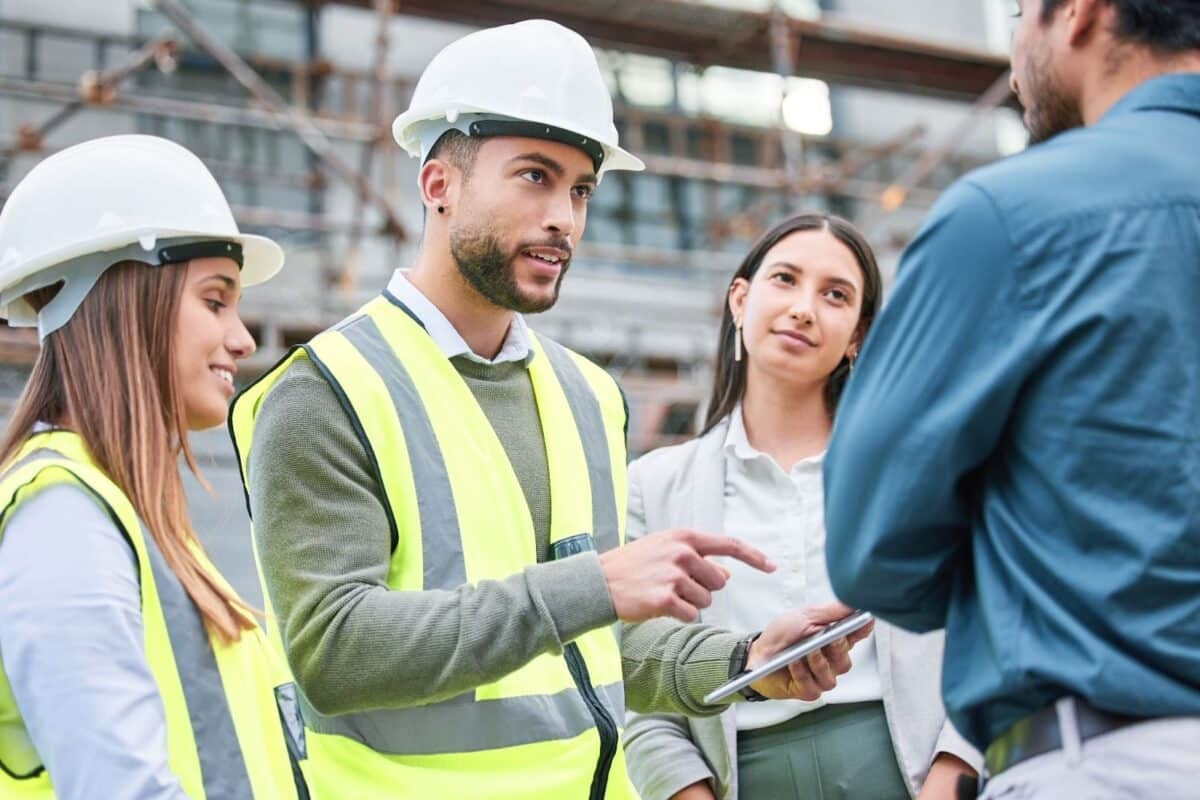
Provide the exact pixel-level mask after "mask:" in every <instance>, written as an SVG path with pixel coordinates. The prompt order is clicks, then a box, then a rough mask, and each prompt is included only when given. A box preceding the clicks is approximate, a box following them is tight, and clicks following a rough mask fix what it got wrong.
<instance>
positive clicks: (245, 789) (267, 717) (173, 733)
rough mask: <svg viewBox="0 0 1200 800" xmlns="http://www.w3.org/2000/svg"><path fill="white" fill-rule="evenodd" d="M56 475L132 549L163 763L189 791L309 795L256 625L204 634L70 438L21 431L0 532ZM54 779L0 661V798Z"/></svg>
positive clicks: (42, 793) (215, 799) (258, 797)
mask: <svg viewBox="0 0 1200 800" xmlns="http://www.w3.org/2000/svg"><path fill="white" fill-rule="evenodd" d="M62 484H71V485H75V486H78V487H81V488H83V489H84V490H86V491H87V492H88V493H89V494H90V495H91V496H92V497H93V498H94V499H95V501H96V502H97V503H98V504H99V505H100V506H101V507H102V508H103V509H104V510H105V511H106V512H107V513H108V514H109V515H110V516H111V517H112V519H113V521H114V522H115V523H116V524H117V525H119V526H120V528H121V531H122V533H123V534H124V536H125V538H126V539H127V540H128V541H129V543H130V545H131V546H132V548H133V552H134V556H135V558H136V559H137V569H138V582H139V584H140V589H141V611H142V625H143V628H144V636H145V640H144V641H145V648H146V661H147V662H148V664H149V667H150V671H151V673H152V674H153V676H154V682H155V684H156V685H157V687H158V693H159V696H160V697H161V698H162V705H163V710H164V711H165V713H166V729H167V754H168V763H169V766H170V769H171V772H172V773H173V774H174V775H175V776H176V777H177V778H178V779H179V782H180V784H181V786H182V787H183V790H184V791H185V792H186V793H187V795H188V797H190V798H193V800H231V798H237V800H278V799H279V798H283V800H288V799H289V798H291V799H298V800H304V798H307V797H308V792H307V789H305V788H304V785H303V782H302V781H297V775H298V770H296V769H294V767H293V761H292V758H291V757H290V756H289V747H295V748H297V750H299V749H300V748H302V745H303V738H302V737H303V728H302V727H301V723H300V720H299V710H298V705H297V702H296V695H295V688H294V686H293V685H292V684H291V683H290V682H289V678H288V675H287V671H286V669H285V668H284V667H283V666H282V664H280V662H279V661H278V660H277V656H276V654H275V653H274V652H273V649H272V648H271V647H270V646H269V645H268V643H267V639H266V636H265V634H263V632H262V631H261V630H260V629H258V628H254V629H252V630H245V631H242V635H241V638H240V639H239V640H238V641H236V642H234V643H232V644H228V645H226V644H224V643H222V642H221V641H220V640H219V639H217V638H216V637H214V636H212V635H210V634H209V633H208V632H207V630H206V628H205V626H204V624H203V622H202V619H201V617H200V614H199V612H197V611H196V607H195V606H194V605H193V604H192V602H191V599H190V598H189V597H188V595H187V593H186V591H185V590H184V588H183V586H182V584H180V583H179V580H178V579H177V578H176V577H175V573H173V572H172V571H171V569H170V567H168V566H167V564H166V562H165V561H164V560H163V557H162V555H161V554H160V553H159V551H158V548H157V546H156V545H155V543H154V540H153V539H152V538H151V537H150V536H149V535H147V534H146V532H145V531H144V530H143V528H142V525H141V522H140V520H139V519H138V515H137V513H136V511H135V510H134V508H133V505H132V504H131V503H130V502H129V498H128V497H126V496H125V494H124V493H123V492H122V491H121V490H120V489H119V488H118V487H117V485H116V484H115V483H113V482H112V480H110V479H109V478H108V476H107V475H105V474H104V473H103V472H102V471H101V470H100V469H99V468H98V467H97V466H96V465H95V463H94V462H93V461H92V459H91V457H90V456H89V454H88V452H87V448H86V447H85V445H84V443H83V440H82V439H80V438H79V436H77V435H75V434H74V433H69V432H66V431H47V432H44V433H36V434H34V435H33V436H31V437H30V438H29V441H28V442H26V444H25V445H24V447H22V449H21V451H20V453H19V454H18V455H17V457H16V458H15V459H14V460H13V462H12V466H11V467H9V468H8V469H7V470H5V472H4V474H3V476H0V536H3V532H4V527H5V525H7V522H8V520H9V519H10V517H11V514H12V513H13V511H15V510H16V509H17V508H19V507H20V506H21V504H22V503H24V502H26V501H27V500H29V499H30V498H31V497H33V496H35V495H36V494H38V493H39V492H41V491H43V490H45V489H47V488H49V487H51V486H58V485H62ZM195 552H196V555H197V556H198V557H199V558H200V560H201V563H202V565H203V567H204V568H205V569H206V570H207V571H208V572H209V573H210V575H211V576H212V577H213V578H214V579H215V580H217V581H221V582H223V579H222V578H221V576H220V574H219V573H218V572H217V570H216V568H215V567H214V566H213V565H212V564H211V563H210V562H209V561H208V559H207V558H206V557H205V556H204V554H203V552H202V551H201V550H200V548H199V547H196V548H195ZM0 557H3V550H0ZM46 635H47V636H53V635H54V632H53V631H48V632H47V634H46ZM114 723H119V721H118V720H114ZM284 725H288V726H289V728H290V731H289V732H288V733H285V728H284ZM293 737H294V738H293ZM289 739H290V741H289ZM297 755H299V752H297ZM53 779H54V776H53V775H48V774H47V772H46V770H45V768H44V766H43V764H42V760H41V758H40V757H39V756H38V754H37V751H36V750H35V748H34V745H33V742H32V741H31V740H30V738H29V735H28V733H27V731H26V729H25V725H24V722H23V721H22V719H21V714H20V711H19V710H18V708H17V706H16V703H15V701H14V698H13V693H12V687H11V686H10V684H9V682H8V679H7V677H6V676H5V675H4V673H3V670H2V668H0V797H3V798H5V799H6V800H7V799H8V798H14V799H15V798H21V800H24V799H25V798H31V799H32V798H37V800H48V799H49V798H53V797H54V789H53V786H52V785H51V784H52V782H53ZM95 792H96V797H104V796H106V790H105V787H103V786H97V787H95Z"/></svg>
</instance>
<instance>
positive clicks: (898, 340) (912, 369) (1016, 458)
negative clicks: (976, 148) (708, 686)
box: [825, 0, 1200, 798]
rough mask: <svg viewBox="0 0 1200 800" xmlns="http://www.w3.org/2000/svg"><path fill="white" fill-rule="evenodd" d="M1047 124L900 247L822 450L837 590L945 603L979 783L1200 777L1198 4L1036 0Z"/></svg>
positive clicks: (1148, 788) (1121, 787)
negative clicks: (985, 776) (885, 297)
mask: <svg viewBox="0 0 1200 800" xmlns="http://www.w3.org/2000/svg"><path fill="white" fill-rule="evenodd" d="M1020 6H1021V12H1022V18H1021V19H1020V21H1019V23H1018V25H1017V28H1016V32H1015V34H1014V42H1013V68H1014V69H1013V73H1014V88H1015V89H1016V90H1017V91H1018V94H1019V97H1020V99H1021V101H1022V104H1023V105H1024V106H1025V109H1026V113H1025V121H1026V124H1027V127H1029V128H1030V132H1031V135H1032V136H1031V138H1032V140H1033V141H1034V143H1035V144H1034V146H1033V147H1031V148H1029V149H1028V150H1027V151H1026V152H1025V153H1023V154H1021V155H1018V156H1016V157H1013V158H1010V159H1007V160H1005V161H1002V162H999V163H997V164H993V165H989V166H987V167H984V168H983V169H981V170H978V171H976V172H974V173H972V174H971V175H968V176H967V177H966V178H964V179H962V180H961V181H959V182H958V183H957V184H956V185H954V186H953V187H952V188H951V189H950V190H948V191H947V192H946V193H945V194H944V195H943V197H942V198H941V199H940V200H939V202H938V203H937V205H936V206H935V208H934V209H933V211H932V212H931V214H930V217H929V218H928V220H927V221H926V223H925V225H924V226H923V228H922V230H921V231H920V233H919V234H918V235H917V237H916V238H915V239H914V241H913V242H912V244H911V246H910V247H909V249H908V251H907V252H906V253H905V255H904V257H903V259H902V260H901V263H900V266H899V268H898V271H897V280H896V285H895V288H894V291H893V294H892V297H891V298H890V301H889V302H888V303H887V304H886V305H885V307H884V309H883V312H882V313H881V315H880V318H879V320H878V321H877V322H876V324H875V326H874V328H873V329H872V332H871V334H870V336H869V337H868V338H867V341H866V343H865V345H864V348H863V351H862V354H861V357H860V359H859V364H858V366H857V367H856V369H855V373H854V375H853V377H852V378H851V380H850V381H849V384H848V386H847V389H846V393H845V395H844V397H843V400H842V406H841V409H840V410H839V415H838V419H837V423H836V425H835V429H834V433H833V437H832V441H831V444H830V448H829V453H828V456H827V459H826V461H825V487H826V514H827V518H826V526H827V530H828V538H827V557H828V566H829V572H830V578H831V580H832V584H833V588H834V591H835V593H836V594H837V595H838V597H839V598H840V599H842V600H843V601H845V602H846V603H848V604H850V605H853V606H856V607H860V608H864V609H868V610H870V611H873V612H875V613H876V614H877V615H879V616H880V617H882V618H883V619H886V620H888V621H891V622H893V623H896V624H898V625H901V626H903V627H906V628H910V629H912V630H917V631H928V630H935V629H938V628H943V627H944V628H945V629H946V651H945V653H946V654H945V664H944V670H943V681H942V686H943V695H944V699H945V705H946V707H947V711H948V713H949V716H950V718H951V720H952V721H953V723H954V724H955V725H956V727H958V729H959V730H960V731H961V732H962V733H963V734H964V735H965V736H966V737H967V739H968V740H969V741H971V742H972V744H974V745H976V746H977V747H979V748H981V749H984V748H986V749H987V755H988V758H987V764H988V768H989V770H990V771H991V773H992V775H993V778H992V780H991V781H990V783H989V784H988V786H987V788H986V790H985V791H986V793H987V794H986V796H988V797H994V796H999V795H1000V794H1001V793H1003V792H1004V791H1011V790H1012V789H1011V788H1010V787H1012V786H1014V785H1017V786H1020V787H1022V791H1024V792H1027V793H1022V794H1017V795H1014V796H1021V797H1036V798H1042V797H1046V798H1050V797H1054V798H1062V797H1071V798H1090V797H1116V796H1120V797H1154V798H1183V797H1192V798H1194V797H1196V796H1197V795H1196V792H1197V791H1198V789H1197V786H1200V783H1198V782H1197V779H1198V778H1200V766H1198V765H1200V761H1198V760H1197V755H1196V754H1197V753H1200V428H1198V424H1200V3H1197V2H1194V0H1157V1H1156V2H1148V1H1146V0H1024V2H1021V3H1020Z"/></svg>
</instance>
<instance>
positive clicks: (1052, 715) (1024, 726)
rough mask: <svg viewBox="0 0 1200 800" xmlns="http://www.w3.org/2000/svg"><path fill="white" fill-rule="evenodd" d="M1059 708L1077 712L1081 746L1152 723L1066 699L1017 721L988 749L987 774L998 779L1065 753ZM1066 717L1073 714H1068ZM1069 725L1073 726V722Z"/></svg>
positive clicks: (1141, 718) (1081, 701) (1076, 699)
mask: <svg viewBox="0 0 1200 800" xmlns="http://www.w3.org/2000/svg"><path fill="white" fill-rule="evenodd" d="M1060 706H1062V707H1064V708H1066V709H1073V710H1074V717H1075V720H1076V723H1075V724H1076V728H1077V729H1078V738H1079V741H1080V742H1086V741H1087V740H1088V739H1092V738H1095V737H1097V736H1101V735H1103V734H1106V733H1110V732H1112V731H1115V730H1117V729H1118V728H1124V727H1126V726H1127V725H1136V724H1138V723H1140V722H1148V721H1149V720H1148V719H1147V718H1146V717H1131V716H1128V715H1126V714H1116V713H1113V712H1111V711H1103V710H1101V709H1099V708H1095V707H1094V706H1091V705H1089V704H1088V703H1087V702H1085V701H1083V700H1080V699H1079V698H1077V697H1071V698H1067V702H1066V703H1063V701H1059V703H1056V704H1055V705H1052V706H1047V707H1046V708H1043V709H1042V710H1041V711H1036V712H1034V713H1033V714H1030V715H1029V716H1028V717H1025V718H1024V719H1022V720H1018V721H1017V722H1016V723H1014V724H1013V726H1012V727H1011V728H1009V729H1008V730H1007V731H1005V732H1004V733H1003V734H1001V735H1000V737H999V738H997V739H996V740H995V741H994V742H992V743H991V744H990V745H988V749H987V753H986V755H985V763H986V764H987V770H988V774H989V775H990V776H991V777H995V776H996V775H999V774H1000V773H1001V772H1003V771H1004V770H1006V769H1008V768H1009V767H1011V766H1013V765H1014V764H1019V763H1021V762H1022V761H1028V760H1029V759H1031V758H1034V757H1036V756H1040V755H1044V754H1045V753H1049V752H1051V751H1053V750H1060V749H1062V747H1063V735H1062V730H1061V728H1060V722H1059V718H1060V717H1059V709H1060ZM1065 713H1066V714H1070V712H1069V711H1067V712H1065ZM1066 724H1067V725H1070V722H1067V723H1066ZM1068 735H1070V734H1068ZM1072 738H1074V737H1072Z"/></svg>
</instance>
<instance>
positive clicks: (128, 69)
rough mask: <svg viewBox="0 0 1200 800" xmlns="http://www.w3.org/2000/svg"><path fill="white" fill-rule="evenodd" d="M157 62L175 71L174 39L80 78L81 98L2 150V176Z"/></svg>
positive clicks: (28, 128) (25, 130)
mask: <svg viewBox="0 0 1200 800" xmlns="http://www.w3.org/2000/svg"><path fill="white" fill-rule="evenodd" d="M152 61H153V62H154V63H155V64H156V65H157V66H158V68H159V69H160V70H162V71H163V72H170V71H172V70H173V69H174V68H175V41H174V39H172V38H171V37H170V36H159V37H158V38H156V39H153V40H151V41H149V42H147V43H146V44H145V45H143V46H142V47H141V48H140V49H139V50H138V51H137V52H135V53H132V54H131V55H130V56H129V58H128V59H126V60H125V63H123V64H121V65H120V66H118V67H114V68H112V69H110V70H106V71H105V72H99V73H97V72H95V71H88V72H85V73H84V74H83V76H82V77H80V79H79V98H78V99H76V100H72V101H71V102H69V103H67V104H65V105H64V106H63V107H62V108H60V109H59V110H58V111H56V112H54V114H52V115H51V116H50V118H49V119H47V120H45V121H44V122H42V123H41V124H40V125H29V124H25V125H21V126H19V127H18V128H17V131H16V139H15V141H14V142H13V144H11V145H10V146H8V147H6V148H5V149H4V150H3V151H0V176H3V175H4V172H5V170H6V169H7V168H8V165H9V162H11V161H12V159H13V157H14V156H16V155H17V153H20V152H22V151H26V152H30V151H38V150H41V149H42V147H43V146H44V143H45V138H46V134H48V133H50V132H51V131H53V130H54V129H55V128H57V127H58V126H59V125H62V124H63V123H64V122H66V121H67V120H69V119H70V118H71V117H73V116H75V114H77V113H79V111H81V110H82V109H84V108H86V107H88V106H92V105H108V104H109V103H111V102H112V101H113V99H114V98H115V97H116V92H117V86H118V84H120V83H121V81H123V80H125V79H126V78H127V77H129V76H130V75H132V74H133V73H135V72H137V71H138V70H140V69H142V68H143V67H145V66H146V65H147V64H149V63H150V62H152Z"/></svg>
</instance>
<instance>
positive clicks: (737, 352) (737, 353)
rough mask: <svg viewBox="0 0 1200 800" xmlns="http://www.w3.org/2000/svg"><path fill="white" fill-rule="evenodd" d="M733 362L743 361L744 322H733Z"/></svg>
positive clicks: (738, 320) (737, 320)
mask: <svg viewBox="0 0 1200 800" xmlns="http://www.w3.org/2000/svg"><path fill="white" fill-rule="evenodd" d="M733 360H734V361H741V360H742V321H741V320H740V319H736V320H734V321H733Z"/></svg>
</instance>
